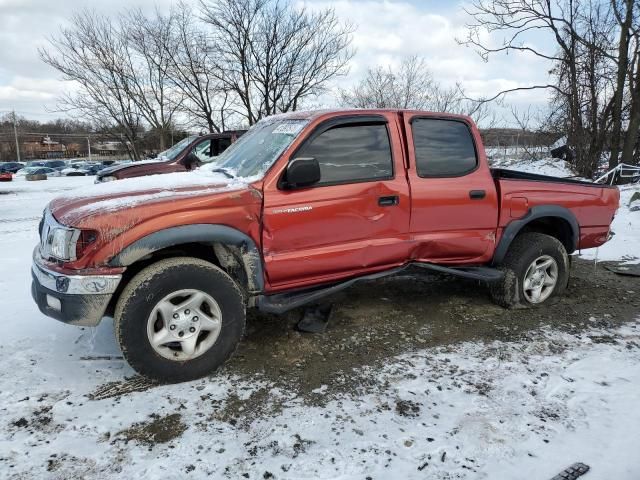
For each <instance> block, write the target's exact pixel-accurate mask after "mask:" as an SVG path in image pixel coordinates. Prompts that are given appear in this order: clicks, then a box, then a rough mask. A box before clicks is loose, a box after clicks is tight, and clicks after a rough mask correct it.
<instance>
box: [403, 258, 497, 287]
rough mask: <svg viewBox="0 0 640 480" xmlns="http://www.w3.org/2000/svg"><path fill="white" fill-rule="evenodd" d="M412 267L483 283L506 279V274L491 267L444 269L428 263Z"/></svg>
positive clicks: (419, 263)
mask: <svg viewBox="0 0 640 480" xmlns="http://www.w3.org/2000/svg"><path fill="white" fill-rule="evenodd" d="M411 265H414V266H416V267H421V268H426V269H428V270H434V271H436V272H440V273H448V274H449V275H455V276H457V277H464V278H471V279H473V280H482V281H483V282H497V281H498V280H502V277H504V273H503V272H502V271H501V270H498V269H497V268H491V267H443V266H442V265H436V264H435V263H426V262H414V263H412V264H411Z"/></svg>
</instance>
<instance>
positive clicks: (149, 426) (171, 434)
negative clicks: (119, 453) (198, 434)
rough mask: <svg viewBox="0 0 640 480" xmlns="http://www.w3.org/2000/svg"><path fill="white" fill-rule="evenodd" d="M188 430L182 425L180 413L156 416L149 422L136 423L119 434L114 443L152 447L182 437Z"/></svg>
mask: <svg viewBox="0 0 640 480" xmlns="http://www.w3.org/2000/svg"><path fill="white" fill-rule="evenodd" d="M186 429H187V426H186V425H185V424H184V423H182V416H181V415H180V414H179V413H173V414H171V415H166V416H164V417H160V416H155V418H153V420H151V421H149V422H140V423H134V424H133V425H131V426H130V427H129V428H127V429H125V430H122V431H121V432H118V434H117V435H116V438H115V439H114V441H113V443H115V442H117V441H118V440H124V441H125V442H126V443H128V442H130V441H132V440H135V441H137V442H139V443H142V444H143V445H148V446H150V447H151V446H153V445H156V444H158V443H167V442H170V441H171V440H173V439H175V438H178V437H180V435H182V434H183V433H184V431H185V430H186Z"/></svg>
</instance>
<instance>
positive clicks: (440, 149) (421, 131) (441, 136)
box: [411, 118, 478, 177]
mask: <svg viewBox="0 0 640 480" xmlns="http://www.w3.org/2000/svg"><path fill="white" fill-rule="evenodd" d="M411 129H412V133H413V146H414V150H415V156H416V160H415V161H416V170H417V171H418V176H420V177H458V176H462V175H465V174H467V173H469V172H471V171H472V170H475V168H476V166H477V165H478V159H477V156H476V149H475V146H474V143H473V137H472V136H471V131H470V130H469V127H468V126H467V125H466V124H465V123H463V122H459V121H456V120H442V119H435V118H416V119H414V120H413V121H412V122H411Z"/></svg>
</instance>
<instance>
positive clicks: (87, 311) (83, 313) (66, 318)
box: [31, 258, 122, 327]
mask: <svg viewBox="0 0 640 480" xmlns="http://www.w3.org/2000/svg"><path fill="white" fill-rule="evenodd" d="M31 276H32V278H33V282H32V284H31V296H32V297H33V299H34V301H35V302H36V304H37V305H38V308H39V309H40V311H41V312H42V313H44V314H45V315H47V316H49V317H52V318H55V319H56V320H60V321H61V322H64V323H68V324H71V325H80V326H87V327H95V326H96V325H98V323H100V320H101V319H102V317H103V316H104V314H105V311H106V309H107V306H108V305H109V302H110V301H111V297H112V296H113V294H114V292H115V291H116V289H117V288H118V285H119V284H120V280H121V279H122V275H64V274H61V273H58V272H53V271H51V270H48V269H46V268H44V267H43V266H42V265H39V264H38V262H37V261H36V259H35V258H34V263H33V266H32V267H31Z"/></svg>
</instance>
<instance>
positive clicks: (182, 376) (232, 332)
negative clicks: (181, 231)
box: [114, 257, 245, 383]
mask: <svg viewBox="0 0 640 480" xmlns="http://www.w3.org/2000/svg"><path fill="white" fill-rule="evenodd" d="M202 299H203V300H202ZM189 302H191V305H194V306H193V307H191V310H192V311H190V310H189V309H187V308H188V307H189ZM198 302H200V303H198ZM169 304H170V305H169ZM185 304H186V305H187V307H181V305H185ZM172 308H173V310H172ZM171 312H173V313H171ZM185 312H186V314H185ZM198 312H199V313H198ZM187 314H188V315H187ZM198 315H199V316H198ZM200 317H202V318H200ZM176 318H177V320H174V319H176ZM205 319H206V322H208V323H206V324H205ZM216 319H217V320H216ZM191 322H195V323H191ZM216 322H217V327H216V326H215V325H216ZM114 325H115V332H116V339H117V341H118V344H119V345H120V349H121V350H122V354H123V355H124V358H125V359H126V360H127V362H129V364H130V365H131V367H133V369H134V370H136V371H137V372H138V373H140V374H141V375H144V376H145V377H148V378H151V379H153V380H156V381H159V382H162V383H176V382H183V381H187V380H193V379H196V378H200V377H203V376H206V375H208V374H210V373H212V372H213V371H214V370H216V369H217V368H218V367H219V366H220V365H222V364H223V363H224V362H225V361H226V360H227V359H229V357H231V355H232V354H233V352H234V351H235V349H236V347H237V345H238V343H239V342H240V339H241V338H242V335H243V333H244V328H245V304H244V301H243V297H242V293H241V291H240V289H239V287H238V285H237V284H236V283H235V282H234V281H233V280H232V279H231V277H229V275H227V274H226V273H225V272H224V271H222V270H221V269H220V268H218V267H216V266H215V265H213V264H211V263H209V262H206V261H204V260H200V259H197V258H191V257H177V258H171V259H166V260H160V261H158V262H157V263H154V264H153V265H150V266H148V267H146V268H145V269H144V270H142V271H141V272H139V273H138V274H137V275H136V276H135V277H133V278H132V279H131V281H130V282H129V284H128V285H127V286H126V287H125V288H124V290H123V291H122V294H121V295H120V298H119V299H118V303H117V305H116V309H115V316H114ZM207 325H209V327H208V328H209V330H207V329H205V326H207ZM210 325H214V327H210ZM192 328H193V330H194V331H196V333H189V330H190V329H192ZM196 328H197V330H196ZM178 334H180V338H178V337H177V335H178ZM183 334H184V336H183ZM156 338H162V339H163V341H162V342H156V346H154V345H153V344H152V339H154V340H155V339H156ZM189 345H191V347H189ZM187 347H189V348H187ZM205 347H206V348H205Z"/></svg>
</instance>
